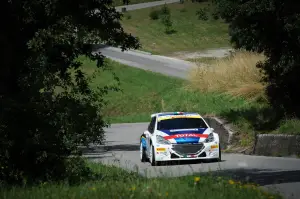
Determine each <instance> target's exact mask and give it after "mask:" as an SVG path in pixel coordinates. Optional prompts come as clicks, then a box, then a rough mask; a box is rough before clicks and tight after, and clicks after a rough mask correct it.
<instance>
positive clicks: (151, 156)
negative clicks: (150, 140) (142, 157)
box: [149, 145, 159, 166]
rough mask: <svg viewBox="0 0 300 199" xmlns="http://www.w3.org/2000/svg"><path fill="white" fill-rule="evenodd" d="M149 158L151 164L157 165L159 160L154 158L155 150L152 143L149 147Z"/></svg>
mask: <svg viewBox="0 0 300 199" xmlns="http://www.w3.org/2000/svg"><path fill="white" fill-rule="evenodd" d="M149 160H150V163H151V166H159V162H157V161H156V159H155V150H154V146H153V145H151V149H150V151H149Z"/></svg>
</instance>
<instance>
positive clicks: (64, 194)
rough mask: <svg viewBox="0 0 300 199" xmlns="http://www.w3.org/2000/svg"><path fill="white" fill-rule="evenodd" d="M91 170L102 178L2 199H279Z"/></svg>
mask: <svg viewBox="0 0 300 199" xmlns="http://www.w3.org/2000/svg"><path fill="white" fill-rule="evenodd" d="M90 166H91V168H93V170H94V171H95V172H96V173H100V174H102V175H103V176H105V178H103V179H99V180H97V181H91V182H87V183H84V184H80V185H77V186H70V185H66V184H45V183H44V184H41V185H39V186H33V187H19V188H17V187H15V188H11V189H1V188H0V198H3V199H13V198H22V199H43V198H47V199H58V198H63V199H71V198H72V199H87V198H103V199H104V198H105V199H106V198H107V199H108V198H124V199H129V198H143V199H145V198H149V199H150V198H151V199H152V198H178V199H182V198H207V199H232V198H241V199H244V198H245V199H247V198H255V199H270V198H273V199H277V198H278V199H279V198H281V197H280V196H279V195H273V194H270V193H267V192H264V191H262V190H261V189H260V188H258V187H256V186H254V185H246V184H239V183H236V182H234V181H228V180H227V179H225V178H217V177H212V176H200V177H199V175H195V176H187V177H177V178H154V179H153V178H152V179H146V178H143V177H140V176H138V175H136V174H134V173H129V172H127V171H124V170H122V169H119V168H117V167H114V166H105V165H101V164H96V163H92V164H90Z"/></svg>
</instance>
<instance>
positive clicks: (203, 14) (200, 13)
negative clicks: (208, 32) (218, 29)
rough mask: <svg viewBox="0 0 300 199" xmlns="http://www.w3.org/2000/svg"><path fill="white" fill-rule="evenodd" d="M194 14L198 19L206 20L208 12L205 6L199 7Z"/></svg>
mask: <svg viewBox="0 0 300 199" xmlns="http://www.w3.org/2000/svg"><path fill="white" fill-rule="evenodd" d="M196 15H197V16H198V19H200V20H203V21H207V20H208V14H207V9H205V8H200V10H198V11H197V13H196Z"/></svg>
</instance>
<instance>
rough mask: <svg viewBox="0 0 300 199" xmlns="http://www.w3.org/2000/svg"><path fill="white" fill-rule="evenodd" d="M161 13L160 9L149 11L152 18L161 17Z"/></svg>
mask: <svg viewBox="0 0 300 199" xmlns="http://www.w3.org/2000/svg"><path fill="white" fill-rule="evenodd" d="M159 14H160V11H159V10H152V11H151V12H150V13H149V17H150V19H152V20H157V19H159Z"/></svg>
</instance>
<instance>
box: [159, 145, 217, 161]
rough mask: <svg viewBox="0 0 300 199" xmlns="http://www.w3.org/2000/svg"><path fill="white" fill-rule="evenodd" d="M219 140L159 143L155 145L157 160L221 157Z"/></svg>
mask: <svg viewBox="0 0 300 199" xmlns="http://www.w3.org/2000/svg"><path fill="white" fill-rule="evenodd" d="M219 147H220V145H219V142H211V143H199V144H172V145H162V144H158V145H156V146H155V147H154V149H155V159H156V161H171V160H199V159H216V158H219V156H220V154H219Z"/></svg>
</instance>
